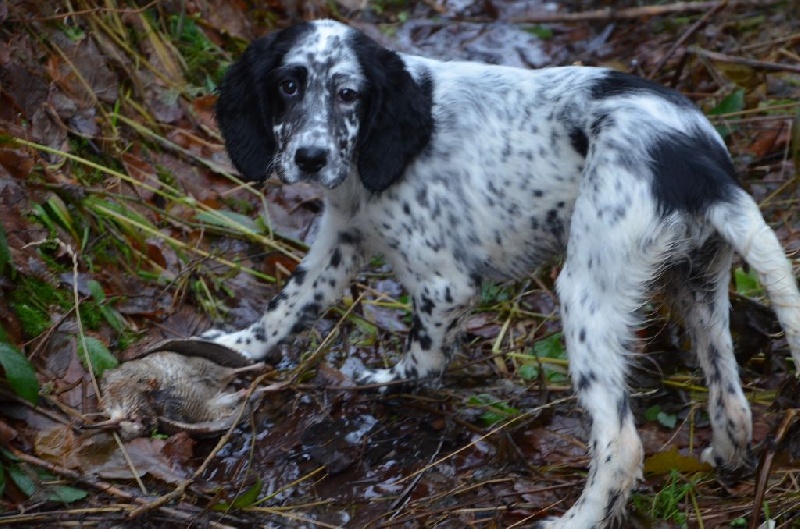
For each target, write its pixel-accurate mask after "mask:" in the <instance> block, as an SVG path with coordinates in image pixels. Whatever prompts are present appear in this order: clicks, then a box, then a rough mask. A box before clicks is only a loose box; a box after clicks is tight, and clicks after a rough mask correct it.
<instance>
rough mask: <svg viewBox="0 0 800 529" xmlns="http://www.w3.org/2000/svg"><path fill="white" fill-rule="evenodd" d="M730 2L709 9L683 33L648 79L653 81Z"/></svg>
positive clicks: (726, 1)
mask: <svg viewBox="0 0 800 529" xmlns="http://www.w3.org/2000/svg"><path fill="white" fill-rule="evenodd" d="M729 1H730V0H723V1H722V2H720V3H719V4H718V5H717V6H716V7H714V8H712V9H709V10H708V11H707V12H706V14H705V15H703V16H702V17H700V19H699V20H697V21H696V22H695V23H694V24H692V25H691V26H690V27H689V29H687V30H686V31H685V32H684V33H683V35H681V36H680V38H679V39H678V40H676V41H675V44H673V45H672V46H671V47H670V49H669V50H667V53H665V54H664V56H663V57H661V59H659V61H658V62H657V63H656V65H655V66H653V69H652V70H650V73H649V74H648V75H647V78H648V79H652V78H653V77H655V75H656V74H657V73H658V71H659V70H660V69H661V67H662V66H664V64H666V62H667V61H668V60H669V59H670V57H672V56H673V55H674V54H675V52H676V51H677V50H678V48H680V47H681V46H683V44H684V43H685V42H686V41H687V40H689V37H691V36H692V35H694V34H695V33H696V32H697V31H698V30H699V29H700V28H701V27H703V26H705V25H706V23H707V22H708V19H710V18H711V17H712V16H714V15H715V14H717V13H718V12H719V11H720V10H721V9H722V8H724V7H726V6H727V5H728V3H729Z"/></svg>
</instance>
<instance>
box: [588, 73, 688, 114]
mask: <svg viewBox="0 0 800 529" xmlns="http://www.w3.org/2000/svg"><path fill="white" fill-rule="evenodd" d="M642 92H644V93H650V94H654V95H657V96H659V97H661V98H664V99H666V100H667V101H669V102H670V103H673V104H675V105H678V106H681V107H693V108H695V104H694V103H692V101H690V100H689V99H688V98H687V97H686V96H685V95H683V94H681V93H680V92H678V91H677V90H673V89H672V88H667V87H666V86H663V85H660V84H658V83H655V82H653V81H650V80H647V79H642V78H641V77H637V76H635V75H631V74H628V73H624V72H617V71H613V70H611V71H609V72H607V74H606V75H605V77H603V78H601V79H599V80H598V81H596V82H595V83H594V84H593V85H592V90H591V94H592V98H593V99H608V98H611V97H620V96H623V97H624V96H629V95H633V94H636V93H642Z"/></svg>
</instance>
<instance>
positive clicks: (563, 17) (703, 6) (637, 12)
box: [507, 0, 779, 24]
mask: <svg viewBox="0 0 800 529" xmlns="http://www.w3.org/2000/svg"><path fill="white" fill-rule="evenodd" d="M723 3H725V2H724V1H716V2H675V3H674V4H664V5H655V6H642V7H628V8H625V9H614V8H610V7H609V8H605V9H595V10H593V11H584V12H582V13H552V14H544V13H531V14H529V15H521V16H518V17H511V18H510V19H508V21H507V22H510V23H512V24H547V23H556V22H586V21H590V20H619V19H625V18H640V17H652V16H663V15H673V14H675V13H698V12H703V11H709V10H716V9H717V8H719V6H720V5H721V4H723ZM727 3H728V5H729V7H739V6H759V7H766V6H769V5H774V4H777V3H779V0H733V1H731V2H727Z"/></svg>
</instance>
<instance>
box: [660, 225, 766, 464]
mask: <svg viewBox="0 0 800 529" xmlns="http://www.w3.org/2000/svg"><path fill="white" fill-rule="evenodd" d="M732 258H733V248H732V247H731V246H730V245H729V244H728V243H727V242H726V241H724V240H723V239H722V238H721V237H720V236H719V235H716V234H714V235H713V236H712V237H711V238H710V239H709V240H707V241H705V242H704V243H703V245H702V246H701V247H699V248H697V249H695V250H693V251H692V252H690V253H689V255H688V257H687V259H684V260H682V261H680V262H678V263H676V264H675V265H674V266H672V267H670V269H669V270H668V271H667V272H666V274H665V275H666V277H665V284H666V291H667V297H668V298H669V299H670V300H671V301H672V303H673V306H674V307H675V309H676V312H677V313H678V314H679V315H680V317H682V319H683V322H684V325H685V327H686V332H687V334H688V335H689V337H690V339H691V342H692V348H693V350H694V352H695V354H696V355H697V359H698V361H699V362H700V366H701V367H702V369H703V373H704V374H705V379H706V384H707V385H708V389H709V395H708V414H709V417H710V419H711V425H712V429H713V432H714V434H713V435H714V437H713V440H712V443H711V446H710V447H708V448H707V449H706V450H705V451H704V452H703V459H704V460H705V461H707V462H708V463H711V464H712V465H714V466H716V467H717V468H720V469H722V470H729V471H733V470H736V469H738V468H740V467H743V466H747V465H748V464H751V463H752V461H751V460H750V459H751V454H750V448H751V446H750V445H751V441H752V437H753V427H752V418H751V415H750V406H749V404H748V402H747V399H746V398H745V395H744V392H743V391H742V386H741V383H740V381H739V371H738V369H737V364H736V358H735V357H734V354H733V341H732V339H731V331H730V327H729V312H730V303H729V299H728V283H729V282H730V269H731V262H732Z"/></svg>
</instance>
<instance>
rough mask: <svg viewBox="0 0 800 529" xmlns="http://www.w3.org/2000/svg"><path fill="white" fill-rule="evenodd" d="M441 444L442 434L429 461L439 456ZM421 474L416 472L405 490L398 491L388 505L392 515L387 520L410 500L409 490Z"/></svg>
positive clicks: (412, 488)
mask: <svg viewBox="0 0 800 529" xmlns="http://www.w3.org/2000/svg"><path fill="white" fill-rule="evenodd" d="M443 444H444V435H442V436H441V437H439V446H437V447H436V450H434V451H433V454H431V457H430V460H431V462H433V461H434V460H435V459H436V458H438V457H439V452H441V451H442V445H443ZM422 476H423V473H422V472H419V473H417V475H416V476H415V477H414V479H412V480H411V483H409V484H408V486H407V487H406V488H405V490H403V492H401V493H400V495H399V496H398V497H397V499H396V500H394V501H393V502H392V504H391V505H390V506H389V511H390V512H391V513H392V515H391V516H389V521H391V520H394V519H395V518H397V516H398V515H399V514H400V512H401V511H402V509H404V508H405V507H406V505H408V502H409V501H411V492H412V491H413V490H414V489H415V488H416V487H417V483H419V480H421V479H422Z"/></svg>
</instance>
